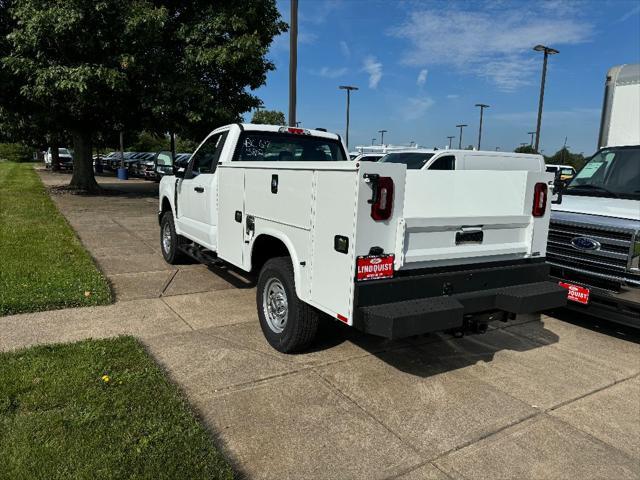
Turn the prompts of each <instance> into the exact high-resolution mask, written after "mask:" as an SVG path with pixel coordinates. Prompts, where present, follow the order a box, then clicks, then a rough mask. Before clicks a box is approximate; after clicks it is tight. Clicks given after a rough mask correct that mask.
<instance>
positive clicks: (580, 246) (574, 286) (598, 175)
mask: <svg viewBox="0 0 640 480" xmlns="http://www.w3.org/2000/svg"><path fill="white" fill-rule="evenodd" d="M598 148H599V149H598V151H597V152H596V153H595V154H594V155H593V156H592V157H591V158H589V159H588V161H587V163H586V164H585V165H584V167H583V168H582V169H581V170H580V171H579V172H578V173H577V174H576V176H575V177H574V178H573V179H572V180H571V182H570V183H569V184H568V186H567V187H566V189H564V191H563V196H562V203H561V204H559V205H553V206H552V212H551V224H550V227H549V239H548V245H547V261H548V263H550V264H551V274H552V276H553V277H554V278H555V279H556V280H557V281H558V282H559V283H560V285H561V286H563V287H565V288H566V289H567V291H568V299H569V302H568V304H567V307H568V308H570V309H572V310H577V311H579V312H583V313H588V314H591V315H594V316H597V317H601V318H605V319H607V320H611V321H614V322H618V323H622V324H625V325H629V326H633V327H640V64H631V65H619V66H616V67H613V68H611V69H610V70H609V72H608V74H607V79H606V84H605V94H604V103H603V108H602V120H601V124H600V136H599V142H598Z"/></svg>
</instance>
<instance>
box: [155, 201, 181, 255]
mask: <svg viewBox="0 0 640 480" xmlns="http://www.w3.org/2000/svg"><path fill="white" fill-rule="evenodd" d="M165 229H168V234H169V242H168V245H165V243H164V242H163V235H164V233H165ZM180 242H181V237H180V235H178V234H177V233H176V226H175V224H174V222H173V213H171V211H167V212H165V213H164V214H163V215H162V219H161V220H160V250H161V251H162V256H163V257H164V260H165V261H166V262H167V263H169V264H170V265H176V264H178V263H180V262H181V261H183V260H184V253H182V251H181V250H180V248H179V245H180Z"/></svg>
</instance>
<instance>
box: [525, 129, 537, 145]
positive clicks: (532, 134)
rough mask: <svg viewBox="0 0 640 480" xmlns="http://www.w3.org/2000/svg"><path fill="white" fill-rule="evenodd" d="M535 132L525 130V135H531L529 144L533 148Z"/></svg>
mask: <svg viewBox="0 0 640 480" xmlns="http://www.w3.org/2000/svg"><path fill="white" fill-rule="evenodd" d="M535 134H536V132H527V135H531V143H530V144H529V146H530V147H531V148H533V136H534V135H535Z"/></svg>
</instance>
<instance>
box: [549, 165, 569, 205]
mask: <svg viewBox="0 0 640 480" xmlns="http://www.w3.org/2000/svg"><path fill="white" fill-rule="evenodd" d="M565 186H566V184H565V182H564V180H562V179H561V178H560V169H558V171H557V172H556V176H555V178H554V179H553V195H554V196H555V197H556V199H555V200H553V197H551V198H552V200H551V203H552V204H553V205H560V204H561V203H562V190H564V187H565Z"/></svg>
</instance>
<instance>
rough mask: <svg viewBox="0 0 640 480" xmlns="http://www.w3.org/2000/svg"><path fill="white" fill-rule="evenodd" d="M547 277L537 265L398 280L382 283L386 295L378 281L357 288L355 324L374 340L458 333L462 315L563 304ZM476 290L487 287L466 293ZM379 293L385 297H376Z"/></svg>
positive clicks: (562, 293)
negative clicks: (378, 338)
mask: <svg viewBox="0 0 640 480" xmlns="http://www.w3.org/2000/svg"><path fill="white" fill-rule="evenodd" d="M547 278H548V267H547V266H546V265H545V264H541V263H536V264H526V265H509V266H506V267H495V268H489V269H483V270H467V271H464V272H449V273H438V274H432V275H418V276H414V277H400V278H397V279H391V280H386V281H384V283H385V284H386V288H384V290H378V288H379V287H383V283H382V282H375V283H374V282H371V284H358V285H359V288H358V293H357V295H356V302H358V303H357V305H358V306H357V309H356V315H355V318H354V325H355V326H356V327H357V328H359V329H360V330H363V331H365V332H367V333H371V334H373V335H379V336H382V337H387V338H402V337H408V336H411V335H419V334H423V333H428V332H436V331H441V330H449V329H457V328H462V327H463V325H464V316H465V315H470V314H476V313H477V314H479V313H484V312H491V311H504V312H509V313H514V314H518V313H533V312H539V311H541V310H548V309H552V308H558V307H562V306H564V305H566V303H567V291H566V290H565V289H564V288H562V287H560V286H559V285H558V284H557V283H554V282H550V281H547ZM505 283H511V284H507V285H505ZM376 284H377V285H376ZM476 285H482V286H483V287H485V288H482V289H478V290H475V289H474V290H471V289H470V288H473V286H476ZM394 287H400V288H394ZM438 288H439V291H438ZM377 291H378V295H377V298H378V301H377V302H375V301H373V299H374V298H375V297H376V292H377ZM383 291H386V292H385V293H386V295H379V294H380V293H382V292H383ZM394 292H395V294H394ZM420 292H422V295H420ZM445 292H446V293H448V294H445ZM393 296H396V297H399V298H393ZM412 296H413V298H411V297H412ZM358 300H359V301H358ZM381 301H383V302H385V303H381Z"/></svg>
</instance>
